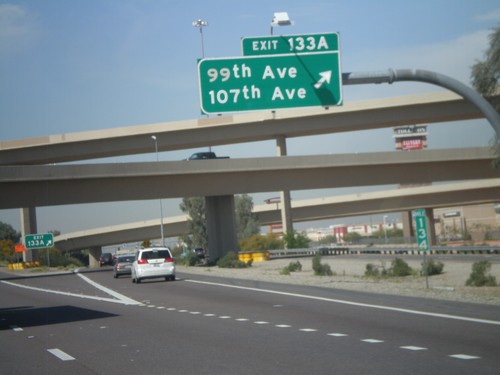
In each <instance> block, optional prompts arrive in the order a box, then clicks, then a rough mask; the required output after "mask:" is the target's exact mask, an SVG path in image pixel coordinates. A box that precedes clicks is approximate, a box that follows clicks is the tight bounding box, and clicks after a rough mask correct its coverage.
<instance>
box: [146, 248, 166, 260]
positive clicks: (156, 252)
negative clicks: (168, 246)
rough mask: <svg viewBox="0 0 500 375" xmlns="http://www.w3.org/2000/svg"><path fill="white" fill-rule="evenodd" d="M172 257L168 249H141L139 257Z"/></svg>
mask: <svg viewBox="0 0 500 375" xmlns="http://www.w3.org/2000/svg"><path fill="white" fill-rule="evenodd" d="M165 258H172V255H170V251H168V250H151V251H143V252H142V254H141V259H165Z"/></svg>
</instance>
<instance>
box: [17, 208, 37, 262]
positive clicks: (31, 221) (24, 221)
mask: <svg viewBox="0 0 500 375" xmlns="http://www.w3.org/2000/svg"><path fill="white" fill-rule="evenodd" d="M37 232H38V228H37V225H36V208H35V207H28V208H21V234H22V236H23V238H22V240H23V241H24V236H26V235H27V234H36V233H37ZM32 261H33V251H32V250H31V249H27V250H26V251H24V252H23V262H32Z"/></svg>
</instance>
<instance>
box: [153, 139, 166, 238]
mask: <svg viewBox="0 0 500 375" xmlns="http://www.w3.org/2000/svg"><path fill="white" fill-rule="evenodd" d="M151 139H153V141H154V142H155V152H156V162H159V161H160V159H159V157H158V140H157V139H156V135H152V136H151ZM162 206H163V205H162V201H161V198H160V235H161V246H165V237H164V236H163V207H162Z"/></svg>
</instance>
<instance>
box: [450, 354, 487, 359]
mask: <svg viewBox="0 0 500 375" xmlns="http://www.w3.org/2000/svg"><path fill="white" fill-rule="evenodd" d="M450 357H451V358H457V359H479V358H481V357H476V356H474V355H467V354H452V355H450Z"/></svg>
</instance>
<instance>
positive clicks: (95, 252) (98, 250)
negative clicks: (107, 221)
mask: <svg viewBox="0 0 500 375" xmlns="http://www.w3.org/2000/svg"><path fill="white" fill-rule="evenodd" d="M101 254H102V247H101V246H96V247H93V248H91V249H90V251H89V268H98V267H99V266H100V265H99V257H100V256H101Z"/></svg>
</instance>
